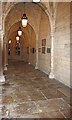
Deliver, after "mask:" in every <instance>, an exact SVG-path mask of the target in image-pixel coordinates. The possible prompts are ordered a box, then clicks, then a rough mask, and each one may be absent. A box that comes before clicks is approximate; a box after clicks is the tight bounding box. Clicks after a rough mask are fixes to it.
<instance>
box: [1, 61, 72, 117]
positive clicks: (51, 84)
mask: <svg viewBox="0 0 72 120" xmlns="http://www.w3.org/2000/svg"><path fill="white" fill-rule="evenodd" d="M4 74H5V78H6V82H5V83H4V84H2V85H0V117H1V118H65V119H67V118H71V105H72V104H71V101H70V93H71V90H70V88H68V87H67V86H65V85H63V84H62V83H60V82H59V81H57V80H55V79H52V80H51V79H49V77H48V75H46V74H45V73H43V72H41V71H39V70H35V68H34V66H32V65H29V64H27V63H25V62H19V61H18V62H11V63H9V65H8V70H7V71H6V72H4Z"/></svg>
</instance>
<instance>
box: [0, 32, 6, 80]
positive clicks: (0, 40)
mask: <svg viewBox="0 0 72 120" xmlns="http://www.w3.org/2000/svg"><path fill="white" fill-rule="evenodd" d="M2 52H3V31H2V30H0V82H5V77H4V75H3V66H2Z"/></svg>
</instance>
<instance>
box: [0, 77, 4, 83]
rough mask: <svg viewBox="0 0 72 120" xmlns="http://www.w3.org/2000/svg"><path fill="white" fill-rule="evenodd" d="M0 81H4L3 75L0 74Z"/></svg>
mask: <svg viewBox="0 0 72 120" xmlns="http://www.w3.org/2000/svg"><path fill="white" fill-rule="evenodd" d="M0 82H1V83H2V82H5V77H4V75H2V76H0Z"/></svg>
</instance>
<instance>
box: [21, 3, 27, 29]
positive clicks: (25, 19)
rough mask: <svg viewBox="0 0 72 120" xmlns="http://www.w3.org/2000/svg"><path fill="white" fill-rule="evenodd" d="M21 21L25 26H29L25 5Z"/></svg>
mask: <svg viewBox="0 0 72 120" xmlns="http://www.w3.org/2000/svg"><path fill="white" fill-rule="evenodd" d="M24 5H25V2H24ZM21 22H22V26H23V27H26V26H27V22H28V18H27V16H26V14H25V6H24V14H23V16H22V19H21Z"/></svg>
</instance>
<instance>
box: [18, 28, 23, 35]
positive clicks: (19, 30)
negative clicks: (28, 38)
mask: <svg viewBox="0 0 72 120" xmlns="http://www.w3.org/2000/svg"><path fill="white" fill-rule="evenodd" d="M18 35H19V36H21V35H22V30H21V27H19V29H18Z"/></svg>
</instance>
